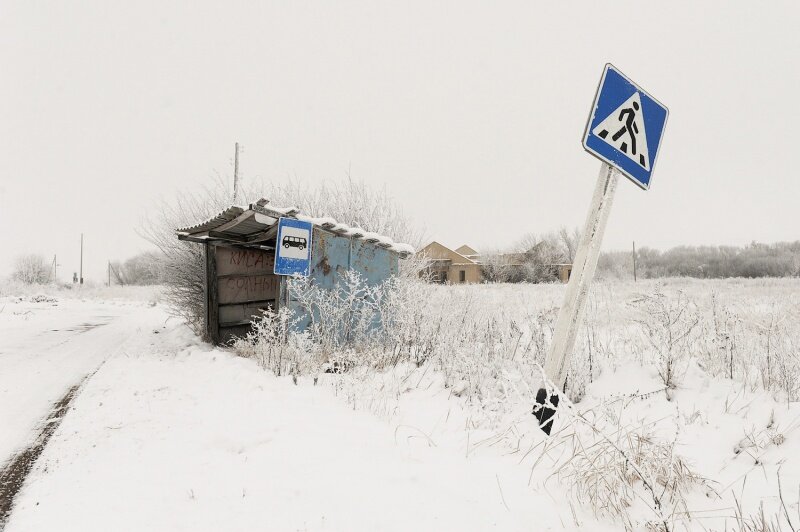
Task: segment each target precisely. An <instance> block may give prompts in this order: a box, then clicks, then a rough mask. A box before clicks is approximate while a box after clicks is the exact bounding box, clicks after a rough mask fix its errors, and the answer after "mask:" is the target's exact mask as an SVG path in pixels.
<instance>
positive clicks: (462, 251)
mask: <svg viewBox="0 0 800 532" xmlns="http://www.w3.org/2000/svg"><path fill="white" fill-rule="evenodd" d="M454 251H455V252H456V253H460V254H461V255H464V256H465V257H469V256H470V255H479V253H478V252H477V251H475V250H474V249H472V248H471V247H469V246H468V245H466V244H464V245H463V246H461V247H460V248H456V249H455V250H454Z"/></svg>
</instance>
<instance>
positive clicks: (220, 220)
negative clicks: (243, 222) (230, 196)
mask: <svg viewBox="0 0 800 532" xmlns="http://www.w3.org/2000/svg"><path fill="white" fill-rule="evenodd" d="M243 212H244V209H243V208H242V207H237V206H233V207H228V208H227V209H225V210H224V211H222V212H221V213H219V214H217V215H216V216H214V217H213V218H209V219H208V220H206V221H205V222H201V223H199V224H196V225H190V226H189V227H184V228H183V229H178V230H177V232H178V233H185V234H189V235H191V234H195V233H202V232H205V231H213V230H214V229H216V228H217V227H219V226H221V225H224V224H226V223H228V222H230V221H231V220H234V219H235V218H236V217H237V216H239V215H240V214H242V213H243Z"/></svg>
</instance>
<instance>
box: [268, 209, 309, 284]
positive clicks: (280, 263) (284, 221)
mask: <svg viewBox="0 0 800 532" xmlns="http://www.w3.org/2000/svg"><path fill="white" fill-rule="evenodd" d="M313 229H314V226H313V225H312V224H311V223H310V222H303V221H301V220H295V219H294V218H281V219H280V220H279V221H278V235H277V237H276V239H275V269H274V272H275V275H295V276H297V275H299V276H301V277H308V273H309V271H310V269H311V235H312V234H313V233H314V231H313Z"/></svg>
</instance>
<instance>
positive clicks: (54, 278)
mask: <svg viewBox="0 0 800 532" xmlns="http://www.w3.org/2000/svg"><path fill="white" fill-rule="evenodd" d="M57 258H58V257H57V255H53V282H54V283H56V284H58V263H57V262H56V259H57Z"/></svg>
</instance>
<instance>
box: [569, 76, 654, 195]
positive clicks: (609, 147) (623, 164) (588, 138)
mask: <svg viewBox="0 0 800 532" xmlns="http://www.w3.org/2000/svg"><path fill="white" fill-rule="evenodd" d="M668 115H669V110H668V109H667V108H666V107H665V106H664V104H662V103H661V102H659V101H658V100H656V99H655V98H653V97H652V96H650V95H649V94H647V93H646V92H645V91H644V90H642V88H641V87H639V86H638V85H636V84H635V83H634V82H632V81H631V80H630V79H628V78H627V77H626V76H625V75H624V74H623V73H622V72H620V71H619V70H617V69H616V68H615V67H614V65H612V64H610V63H608V64H606V67H605V69H604V70H603V77H602V78H601V79H600V86H599V87H598V88H597V95H596V96H595V98H594V105H593V106H592V113H591V115H590V116H589V122H588V123H587V125H586V132H585V133H584V135H583V147H584V148H585V149H586V151H588V152H589V153H591V154H592V155H594V156H595V157H597V158H598V159H601V160H603V161H605V162H607V163H608V164H610V165H611V166H613V167H615V168H616V169H617V170H619V171H620V172H622V173H623V174H625V175H626V176H627V177H628V178H630V179H631V181H633V182H634V183H636V184H637V185H639V186H640V187H642V188H643V189H645V190H647V189H648V188H650V182H651V181H652V177H653V167H654V166H655V165H656V157H657V156H658V148H659V146H660V145H661V139H662V138H663V135H664V127H665V126H666V124H667V116H668Z"/></svg>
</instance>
